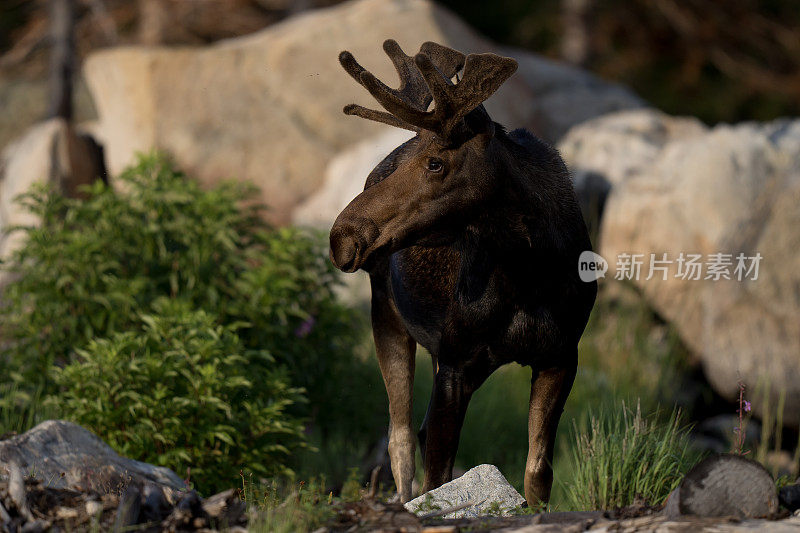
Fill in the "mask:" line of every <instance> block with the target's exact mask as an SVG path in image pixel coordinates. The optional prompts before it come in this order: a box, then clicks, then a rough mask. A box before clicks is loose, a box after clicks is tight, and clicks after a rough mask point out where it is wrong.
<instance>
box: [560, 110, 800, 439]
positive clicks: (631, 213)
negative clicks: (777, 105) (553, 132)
mask: <svg viewBox="0 0 800 533" xmlns="http://www.w3.org/2000/svg"><path fill="white" fill-rule="evenodd" d="M642 124H649V125H648V126H647V127H646V128H641V127H640V126H641V125H642ZM654 131H655V132H661V134H659V136H658V138H657V140H656V141H653V137H652V132H654ZM561 151H562V153H563V154H564V155H565V158H566V159H567V162H568V164H569V165H570V166H571V167H572V169H574V170H575V171H578V172H587V171H588V172H596V173H599V174H601V175H603V176H606V177H607V179H608V180H609V181H610V182H611V183H612V190H611V194H610V196H609V199H608V203H607V204H606V208H605V214H604V216H603V221H602V229H601V235H600V253H601V255H603V256H604V257H605V258H606V259H607V260H608V261H609V264H610V267H611V270H610V272H609V275H614V267H615V263H616V262H617V258H618V256H619V255H620V254H622V253H628V254H644V266H643V267H642V274H641V276H640V279H639V280H638V281H633V283H635V284H637V285H638V286H639V287H640V288H641V289H642V291H643V293H644V295H645V297H646V298H647V299H648V300H649V301H650V303H651V304H652V305H653V307H654V308H655V309H656V310H657V311H658V312H659V313H661V314H662V315H663V316H664V317H665V318H666V319H668V320H669V321H670V322H672V323H673V324H675V326H676V327H677V329H678V331H679V332H680V334H681V336H682V337H683V339H684V341H685V342H686V343H687V345H688V346H689V347H690V348H691V349H692V350H693V351H694V353H696V354H697V355H698V356H699V358H700V359H701V361H702V364H703V368H704V370H705V373H706V375H707V377H708V379H709V381H710V382H711V384H712V386H713V387H714V388H715V389H716V390H717V391H718V392H719V393H721V394H722V395H723V396H725V397H727V398H729V399H731V400H733V399H734V398H735V397H736V395H737V393H738V387H737V382H738V380H739V379H742V380H743V381H744V382H745V383H746V384H747V386H748V387H749V389H750V394H751V399H753V400H756V401H754V402H753V407H754V408H755V409H757V410H759V409H763V408H764V405H763V401H761V398H760V397H759V396H757V395H755V391H756V390H758V389H761V390H764V388H765V387H768V388H769V391H770V402H769V405H770V406H771V407H769V409H771V410H772V411H774V410H775V408H776V405H777V401H778V398H779V397H780V394H781V391H783V392H784V393H785V395H786V396H785V399H786V406H785V411H784V419H785V420H786V422H787V423H789V424H792V425H795V426H796V425H798V423H800V320H798V316H800V121H798V120H795V121H776V122H772V123H765V124H755V123H745V124H740V125H736V126H718V127H715V128H713V129H710V130H707V129H705V128H703V127H702V126H699V125H697V124H696V123H694V122H693V121H690V122H687V120H686V119H681V118H672V117H668V116H665V115H663V114H660V113H658V112H655V111H641V112H636V113H621V114H618V115H614V116H609V117H604V118H601V119H598V120H596V121H592V122H589V123H586V124H584V125H582V126H580V127H579V128H576V129H575V130H573V131H572V132H570V134H569V135H567V136H566V138H565V139H564V141H563V142H562V144H561ZM681 252H684V253H686V254H688V253H696V254H702V255H703V262H704V269H703V272H702V277H703V278H705V277H706V276H707V274H708V271H707V269H706V265H707V262H708V259H709V258H708V254H715V253H727V254H732V256H733V257H732V258H731V259H732V265H731V266H730V268H729V269H728V270H729V272H730V277H731V278H732V279H731V280H725V279H720V280H718V281H714V280H713V279H701V280H683V279H680V278H676V277H675V274H676V273H677V265H676V264H675V263H673V264H671V265H670V270H669V274H668V276H667V279H666V280H663V279H662V277H663V275H662V274H661V273H659V272H656V274H655V275H654V276H653V278H652V279H650V280H649V281H648V280H646V279H645V278H646V277H647V274H648V265H649V261H650V254H656V257H657V258H661V254H663V253H667V254H668V255H667V257H668V259H672V260H676V259H677V258H678V257H679V254H680V253H681ZM739 253H743V254H745V256H747V257H752V256H755V255H756V254H757V253H760V254H761V256H762V259H761V261H760V263H759V274H758V279H757V280H753V279H746V280H745V281H739V280H737V279H735V276H734V269H735V266H736V256H737V255H738V254H739ZM749 278H752V275H751V276H749Z"/></svg>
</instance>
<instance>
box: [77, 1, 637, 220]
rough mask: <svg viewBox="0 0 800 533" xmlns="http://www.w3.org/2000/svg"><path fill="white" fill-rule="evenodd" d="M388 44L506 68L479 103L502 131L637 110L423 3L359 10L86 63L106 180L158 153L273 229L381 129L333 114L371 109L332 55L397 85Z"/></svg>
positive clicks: (555, 131) (550, 127)
mask: <svg viewBox="0 0 800 533" xmlns="http://www.w3.org/2000/svg"><path fill="white" fill-rule="evenodd" d="M390 37H391V38H394V39H396V40H397V41H398V42H399V43H400V44H401V45H402V46H403V48H404V49H405V50H406V52H407V53H414V52H416V51H417V50H418V49H419V46H420V45H421V44H422V43H423V42H424V41H428V40H432V41H437V42H439V43H442V44H445V45H448V46H451V47H453V48H456V49H459V50H463V51H465V52H484V51H491V50H494V51H496V52H499V53H502V54H507V55H512V56H514V57H516V58H517V59H518V60H519V62H520V71H519V73H518V74H517V75H516V76H514V77H512V78H511V79H510V80H509V81H508V82H507V83H506V84H505V85H504V86H503V87H502V88H501V89H500V90H499V91H498V93H497V94H496V95H495V96H494V97H493V98H491V99H490V100H489V101H488V102H487V107H488V110H489V112H490V113H491V114H492V116H493V117H494V118H495V119H496V120H498V121H499V122H501V123H504V124H505V125H507V126H509V127H512V128H514V127H520V126H528V127H531V128H533V129H534V130H535V131H536V132H537V133H539V134H540V135H542V136H544V137H545V138H548V139H550V140H555V139H557V138H558V137H560V136H561V134H562V133H563V132H564V131H566V129H567V128H568V127H570V126H572V125H574V124H575V123H577V122H580V121H582V120H586V119H587V118H591V117H595V116H598V115H600V114H602V113H606V112H608V111H612V110H618V109H625V108H630V107H637V106H640V105H641V101H640V100H639V99H638V98H637V97H636V96H634V95H633V94H631V93H630V92H629V91H627V90H625V89H622V88H620V87H618V86H614V85H611V84H608V83H606V82H603V81H600V80H599V79H597V78H595V77H593V76H591V75H590V74H587V73H585V72H583V71H581V70H578V69H574V68H571V67H567V66H563V65H558V64H556V63H554V62H552V61H548V60H545V59H542V58H538V57H536V56H533V55H531V54H529V53H526V52H523V51H520V50H515V49H505V48H500V47H498V46H496V45H494V44H492V43H490V42H488V41H487V40H486V39H484V38H483V37H481V36H480V35H478V34H477V33H476V32H475V31H474V30H472V29H471V28H469V27H468V26H467V25H466V24H465V23H464V22H462V21H461V20H460V19H458V18H457V17H456V16H455V15H453V14H452V13H451V12H450V11H448V10H447V9H445V8H443V7H441V6H439V5H437V4H435V3H433V2H430V1H427V0H356V1H353V2H349V3H345V4H341V5H339V6H336V7H332V8H328V9H322V10H317V11H313V12H309V13H307V14H303V15H300V16H297V17H295V18H292V19H289V20H287V21H285V22H283V23H280V24H277V25H274V26H271V27H269V28H267V29H265V30H263V31H261V32H258V33H255V34H252V35H249V36H246V37H241V38H237V39H232V40H228V41H222V42H219V43H217V44H214V45H212V46H208V47H202V48H163V47H161V48H158V47H156V48H145V47H135V48H117V49H110V50H106V51H101V52H98V53H95V54H93V55H92V56H90V57H89V58H88V60H87V61H86V64H85V66H84V71H85V76H86V79H87V82H88V85H89V87H90V90H91V93H92V96H93V97H94V100H95V103H96V106H97V110H98V113H99V117H100V118H99V123H98V126H97V129H96V130H95V131H96V133H97V135H98V136H99V137H100V138H101V141H102V143H103V144H104V145H105V148H106V154H107V162H108V166H109V170H110V171H111V173H112V174H114V173H118V172H119V171H120V170H121V169H122V168H124V167H125V165H127V164H129V163H130V162H131V159H132V157H133V155H134V153H135V152H136V151H142V150H149V149H151V148H161V149H165V150H167V151H169V152H170V153H172V154H173V156H174V157H175V158H176V160H177V162H178V164H179V165H180V166H181V167H182V168H183V169H185V170H186V171H187V172H188V173H189V174H191V175H194V176H198V177H199V178H200V179H201V180H202V181H204V182H206V183H213V182H216V181H217V180H220V179H222V178H230V177H234V178H238V179H246V180H250V181H253V182H254V183H256V184H257V185H259V186H260V187H261V190H262V195H263V196H262V198H261V199H262V200H263V201H264V202H265V203H267V204H268V205H270V206H271V207H272V210H271V217H272V219H273V220H276V221H279V222H285V221H288V220H289V219H290V217H291V212H292V209H293V208H294V206H296V205H297V204H298V203H300V202H301V201H303V200H304V199H306V198H307V197H309V196H310V195H311V194H312V193H313V192H314V191H316V190H317V188H318V187H320V186H321V184H322V183H323V176H324V174H325V168H326V165H327V163H328V162H329V161H330V160H331V158H333V156H334V155H335V154H336V153H338V152H339V151H341V150H343V149H344V148H346V147H348V146H350V145H352V144H355V143H357V142H359V141H362V140H364V139H368V138H370V137H372V136H374V135H376V134H378V133H379V132H381V131H383V130H386V128H387V126H385V125H380V124H377V123H371V122H368V121H365V120H362V119H357V118H354V117H346V116H344V115H343V114H342V107H343V106H344V105H345V104H348V103H351V102H356V103H360V104H362V105H368V106H374V105H375V104H374V102H373V101H372V98H371V97H370V96H369V94H368V93H367V92H366V91H365V90H363V89H361V88H359V87H358V85H357V84H356V83H355V82H354V81H353V80H352V79H350V78H349V77H348V75H347V74H346V73H345V72H344V71H343V70H342V69H341V67H340V66H339V64H338V61H337V56H338V54H339V52H340V51H341V50H345V49H347V50H350V51H352V52H353V53H354V54H355V56H356V57H357V58H358V60H359V61H360V62H361V63H362V64H363V65H365V66H366V67H367V68H369V69H370V70H372V71H373V72H374V73H375V74H376V75H377V76H378V77H379V78H381V79H384V80H387V81H388V82H389V83H390V84H393V83H396V82H395V81H394V80H396V74H395V73H394V70H393V68H392V65H391V63H390V62H389V60H388V58H387V57H386V56H385V55H384V53H383V51H382V49H381V43H382V42H383V41H384V40H385V39H387V38H390ZM364 177H365V176H354V177H353V179H354V180H355V181H356V182H358V181H363V179H364Z"/></svg>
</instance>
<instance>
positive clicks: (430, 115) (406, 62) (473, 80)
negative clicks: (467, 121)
mask: <svg viewBox="0 0 800 533" xmlns="http://www.w3.org/2000/svg"><path fill="white" fill-rule="evenodd" d="M383 49H384V50H385V51H386V54H387V55H388V56H389V58H390V59H391V60H392V63H393V64H394V67H395V69H396V70H397V73H398V75H399V76H400V87H399V88H398V89H392V88H390V87H388V86H386V85H385V84H384V83H383V82H381V81H380V80H379V79H378V78H376V77H375V76H374V75H373V74H372V73H371V72H369V71H368V70H366V69H364V68H363V67H362V66H361V65H359V64H358V62H356V60H355V58H354V57H353V55H352V54H351V53H350V52H342V53H341V54H339V62H340V63H341V64H342V66H343V67H344V69H345V70H346V71H347V72H348V73H349V74H350V75H351V76H352V77H353V79H355V80H356V81H357V82H359V83H360V84H361V85H363V86H364V87H365V88H366V89H367V90H368V91H369V92H370V94H372V96H373V97H374V98H375V99H376V100H377V101H378V103H380V104H381V106H383V108H384V109H386V111H388V112H389V113H385V112H383V111H375V110H373V109H367V108H365V107H362V106H359V105H356V104H350V105H348V106H346V107H345V108H344V112H345V113H346V114H348V115H357V116H360V117H362V118H366V119H370V120H376V121H378V122H383V123H385V124H389V125H392V126H396V127H400V128H405V129H409V130H412V131H417V132H418V131H419V130H420V129H424V130H428V131H432V132H434V133H436V135H437V136H439V137H440V138H442V139H449V138H450V137H451V136H452V135H453V133H454V132H455V131H456V129H457V128H458V127H459V126H460V125H461V124H463V119H464V117H466V116H467V114H469V113H470V112H471V111H472V110H474V109H475V108H477V107H478V106H480V105H481V103H482V102H483V101H484V100H486V99H487V98H489V97H490V96H491V95H492V94H493V93H494V92H495V91H496V90H497V89H498V88H499V87H500V86H501V85H502V84H503V82H505V81H506V80H507V79H508V78H509V77H510V76H511V75H512V74H513V73H514V72H515V71H516V69H517V62H516V61H514V60H513V59H511V58H507V57H501V56H498V55H495V54H470V55H469V56H466V58H465V56H464V54H462V53H461V52H458V51H456V50H453V49H451V48H447V47H446V46H442V45H440V44H436V43H433V42H426V43H424V44H423V45H422V47H421V48H420V52H419V53H418V54H417V55H416V56H414V58H413V59H412V58H411V57H409V56H407V55H406V54H405V53H403V50H402V49H401V48H400V45H398V44H397V42H396V41H394V40H391V39H389V40H387V41H386V42H384V43H383ZM462 67H463V69H464V75H463V77H462V79H461V81H460V82H459V83H457V84H453V82H452V81H451V78H453V76H455V75H456V73H458V71H459V70H461V69H462ZM431 101H433V102H434V108H433V110H431V111H428V106H429V105H430V103H431Z"/></svg>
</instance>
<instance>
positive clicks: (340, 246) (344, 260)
mask: <svg viewBox="0 0 800 533" xmlns="http://www.w3.org/2000/svg"><path fill="white" fill-rule="evenodd" d="M361 248H362V244H361V243H360V242H359V240H358V239H356V238H355V237H353V236H352V235H343V234H341V233H338V234H334V235H332V236H331V254H330V255H331V261H333V264H334V265H335V266H336V268H338V269H340V270H343V271H345V272H352V271H353V270H355V269H354V268H353V267H354V266H355V263H356V261H357V260H358V255H359V251H360V250H361Z"/></svg>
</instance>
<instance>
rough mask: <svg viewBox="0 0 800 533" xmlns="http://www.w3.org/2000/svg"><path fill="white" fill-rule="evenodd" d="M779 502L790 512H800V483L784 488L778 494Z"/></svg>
mask: <svg viewBox="0 0 800 533" xmlns="http://www.w3.org/2000/svg"><path fill="white" fill-rule="evenodd" d="M778 501H780V503H781V505H783V506H784V507H786V508H787V509H788V510H790V511H797V510H800V483H795V484H793V485H786V486H785V487H783V488H782V489H781V490H780V492H779V493H778Z"/></svg>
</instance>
